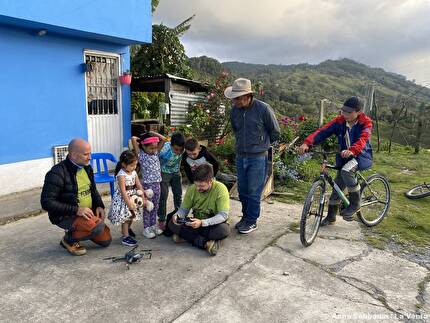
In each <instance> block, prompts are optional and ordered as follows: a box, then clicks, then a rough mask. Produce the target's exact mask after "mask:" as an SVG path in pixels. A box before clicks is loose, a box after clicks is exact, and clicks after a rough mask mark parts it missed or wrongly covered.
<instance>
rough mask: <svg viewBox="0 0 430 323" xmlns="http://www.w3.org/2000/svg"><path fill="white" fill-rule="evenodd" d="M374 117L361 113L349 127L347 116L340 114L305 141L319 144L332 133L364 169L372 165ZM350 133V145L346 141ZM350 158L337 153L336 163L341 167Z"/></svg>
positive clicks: (359, 167)
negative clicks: (371, 136) (347, 134)
mask: <svg viewBox="0 0 430 323" xmlns="http://www.w3.org/2000/svg"><path fill="white" fill-rule="evenodd" d="M372 127H373V124H372V119H370V118H369V117H368V116H366V115H365V114H364V113H359V115H358V117H357V122H356V123H355V124H354V125H353V126H352V128H351V129H349V128H348V127H347V126H346V121H345V117H344V116H342V115H340V116H338V117H336V118H334V119H333V120H331V121H330V122H329V123H327V124H325V125H324V126H322V127H321V128H320V129H318V130H317V131H315V132H314V133H312V134H310V135H309V136H308V137H307V138H306V139H305V140H304V143H305V144H307V145H317V144H319V143H321V142H323V141H324V140H326V139H327V138H328V137H330V136H331V135H336V136H337V140H338V142H339V146H340V149H341V150H346V149H348V150H350V151H351V152H352V153H353V154H354V157H355V158H356V159H357V162H358V169H360V170H363V169H367V168H370V167H371V166H372V160H373V153H372V146H371V144H370V135H371V134H372ZM347 132H348V133H349V139H350V146H349V147H348V144H347V141H346V133H347ZM348 161H349V159H345V158H342V157H341V156H340V154H337V155H336V165H337V166H338V167H341V166H343V165H345V164H346V163H347V162H348Z"/></svg>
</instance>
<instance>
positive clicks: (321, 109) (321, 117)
mask: <svg viewBox="0 0 430 323" xmlns="http://www.w3.org/2000/svg"><path fill="white" fill-rule="evenodd" d="M325 101H327V99H322V100H321V105H320V119H319V123H318V125H319V127H320V128H321V127H322V125H323V123H324V102H325Z"/></svg>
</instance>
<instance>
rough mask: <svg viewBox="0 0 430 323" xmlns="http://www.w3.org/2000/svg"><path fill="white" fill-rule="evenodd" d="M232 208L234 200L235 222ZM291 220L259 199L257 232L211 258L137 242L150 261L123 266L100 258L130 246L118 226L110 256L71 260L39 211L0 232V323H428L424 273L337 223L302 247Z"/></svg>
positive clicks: (292, 211)
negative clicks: (121, 237)
mask: <svg viewBox="0 0 430 323" xmlns="http://www.w3.org/2000/svg"><path fill="white" fill-rule="evenodd" d="M105 198H106V199H107V203H109V201H108V200H109V197H108V196H106V197H105ZM170 203H171V201H170ZM2 208H3V206H2ZM239 210H240V205H239V203H238V202H237V201H232V218H233V221H234V222H237V221H238V220H239V217H238V215H239ZM300 212H301V207H300V206H298V205H286V204H283V203H278V202H275V203H274V204H267V203H263V213H264V215H263V217H262V218H261V221H260V222H259V229H258V230H257V231H255V232H253V233H252V234H250V235H239V234H237V233H236V232H232V235H231V236H230V237H229V238H228V239H227V240H226V241H225V243H224V245H223V248H222V249H221V250H220V252H219V254H218V255H217V256H216V257H210V256H208V254H207V253H206V252H205V251H203V250H198V249H196V248H193V247H191V246H190V245H188V244H174V243H173V242H172V241H171V239H168V238H165V237H163V236H162V237H158V238H156V239H153V240H147V239H144V238H142V237H141V236H139V237H138V238H139V241H140V242H141V247H142V248H150V249H152V250H153V255H152V259H151V260H144V261H143V262H142V263H140V264H137V265H133V266H131V267H130V270H126V268H125V266H124V264H122V263H111V262H108V261H104V260H102V259H103V258H105V257H108V256H119V255H122V254H123V253H124V252H125V251H126V250H128V249H127V248H125V247H123V246H121V245H120V244H119V228H118V227H116V228H112V232H113V236H114V241H113V243H112V245H111V246H110V247H109V248H107V249H100V248H98V247H96V246H94V245H92V244H91V243H90V242H89V243H86V244H85V245H86V246H87V247H88V254H87V255H85V256H83V257H79V258H78V257H72V256H69V255H68V254H67V253H66V252H65V251H64V249H62V248H60V246H59V241H60V239H61V237H62V232H61V230H59V229H58V228H56V227H54V226H52V225H51V224H50V223H49V220H48V218H47V215H46V214H45V213H43V214H41V215H39V216H35V217H31V218H26V219H23V220H19V221H16V222H13V223H9V224H5V225H2V226H0V239H1V240H0V241H1V244H0V258H1V262H0V281H1V282H2V283H1V285H0V294H1V295H2V297H1V299H0V322H17V321H31V322H58V321H85V322H102V321H109V322H128V321H138V322H172V321H175V322H190V321H191V322H196V321H198V322H287V321H288V322H303V321H308V322H314V321H319V322H333V321H339V322H344V321H349V320H352V319H354V320H355V321H356V322H362V321H366V320H367V321H368V320H369V319H378V321H380V322H393V321H394V322H395V321H422V322H424V321H427V322H428V321H430V287H429V283H430V273H429V270H428V269H427V268H426V267H425V266H420V265H418V264H415V263H413V262H410V261H409V260H406V259H404V258H402V257H401V256H400V255H396V254H393V253H391V252H387V251H381V250H378V249H374V248H372V247H370V246H368V245H367V244H366V243H365V242H364V240H363V236H362V233H361V226H360V225H359V223H357V222H353V223H346V222H344V221H342V220H341V219H339V220H338V222H337V224H336V225H334V226H331V227H329V228H322V230H321V231H320V236H319V237H318V239H317V240H316V241H315V243H314V244H313V245H312V246H311V247H309V248H303V247H302V246H301V244H300V242H299V237H298V234H297V233H296V232H294V230H290V229H289V228H290V227H291V226H292V224H293V223H295V222H297V221H298V218H299V214H300ZM136 228H138V230H137V231H140V230H141V224H138V225H136ZM363 230H366V229H365V228H364V229H363ZM408 317H409V318H411V320H409V319H408Z"/></svg>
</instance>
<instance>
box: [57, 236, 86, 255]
mask: <svg viewBox="0 0 430 323" xmlns="http://www.w3.org/2000/svg"><path fill="white" fill-rule="evenodd" d="M60 245H61V246H62V247H63V248H64V249H67V251H68V252H70V253H71V254H72V255H74V256H83V255H85V254H86V253H87V249H85V247H82V246H81V245H80V244H79V242H75V243H72V244H68V243H67V242H66V240H64V238H63V240H61V242H60Z"/></svg>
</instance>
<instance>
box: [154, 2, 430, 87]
mask: <svg viewBox="0 0 430 323" xmlns="http://www.w3.org/2000/svg"><path fill="white" fill-rule="evenodd" d="M193 14H196V17H195V18H194V20H193V21H192V24H191V28H190V30H189V31H188V32H187V33H186V34H185V35H184V36H183V37H182V38H181V41H182V43H183V44H184V46H185V49H186V52H187V55H188V56H190V57H191V56H201V55H206V56H211V57H214V58H216V59H218V60H219V61H222V62H224V61H241V62H247V63H262V64H285V65H288V64H297V63H311V64H316V63H319V62H322V61H324V60H326V59H338V58H343V57H348V58H352V59H354V60H357V61H359V62H362V63H364V64H367V65H370V66H374V67H382V68H384V69H385V70H388V71H392V72H396V73H399V74H403V75H405V76H406V77H407V78H408V79H411V80H412V79H416V81H417V83H420V84H423V85H430V1H429V0H378V1H377V0H356V1H355V0H160V5H159V6H158V8H157V11H156V12H155V14H154V23H163V24H165V25H167V26H170V27H174V26H176V25H177V24H179V23H180V22H182V21H183V20H185V19H186V18H188V17H189V16H191V15H193Z"/></svg>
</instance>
